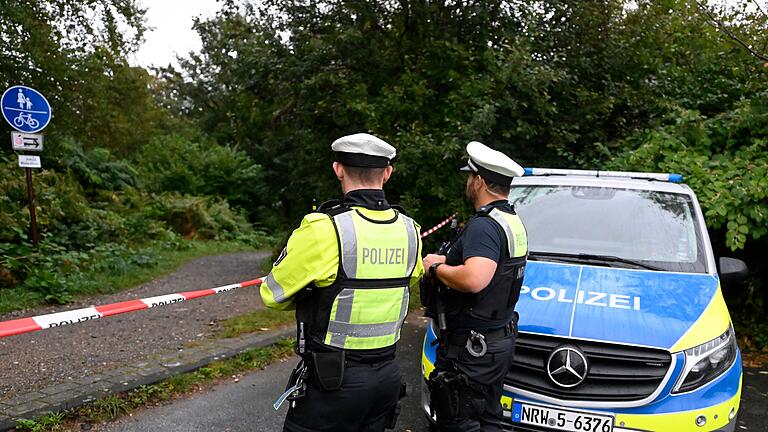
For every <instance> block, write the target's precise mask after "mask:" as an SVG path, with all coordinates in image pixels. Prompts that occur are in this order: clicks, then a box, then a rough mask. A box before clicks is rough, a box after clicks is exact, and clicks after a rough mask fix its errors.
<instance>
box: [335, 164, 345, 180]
mask: <svg viewBox="0 0 768 432" xmlns="http://www.w3.org/2000/svg"><path fill="white" fill-rule="evenodd" d="M333 172H334V173H335V174H336V178H338V179H339V180H344V167H343V166H342V165H341V164H340V163H338V162H334V163H333Z"/></svg>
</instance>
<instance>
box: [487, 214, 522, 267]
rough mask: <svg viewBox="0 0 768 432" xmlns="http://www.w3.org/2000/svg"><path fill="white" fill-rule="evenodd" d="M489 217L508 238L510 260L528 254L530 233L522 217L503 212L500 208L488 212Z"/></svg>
mask: <svg viewBox="0 0 768 432" xmlns="http://www.w3.org/2000/svg"><path fill="white" fill-rule="evenodd" d="M488 216H490V217H491V218H493V220H495V221H496V222H497V223H498V224H499V225H500V226H501V228H502V229H503V230H504V234H505V236H506V237H507V250H508V251H509V257H510V258H520V257H522V256H525V255H526V254H527V253H528V233H527V232H526V231H525V226H523V221H522V220H520V216H518V215H517V214H513V213H507V212H505V211H501V210H499V209H498V208H494V209H492V210H491V211H490V212H488Z"/></svg>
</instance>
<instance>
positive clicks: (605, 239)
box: [510, 185, 707, 273]
mask: <svg viewBox="0 0 768 432" xmlns="http://www.w3.org/2000/svg"><path fill="white" fill-rule="evenodd" d="M510 202H511V203H512V204H513V205H514V206H515V210H516V211H517V213H518V214H519V215H520V217H521V218H522V220H523V223H524V224H525V228H526V229H527V231H528V250H529V251H531V258H533V259H537V257H536V252H539V253H540V254H539V255H540V256H539V258H540V259H546V260H555V261H557V260H559V259H562V260H566V261H567V260H569V259H570V260H574V259H578V258H579V257H586V256H589V257H590V258H589V259H590V260H593V261H595V260H596V261H600V257H607V258H611V259H612V260H613V263H610V262H609V261H610V260H605V261H606V263H607V264H606V265H608V264H611V265H614V264H615V265H617V266H627V267H629V268H633V267H632V266H628V265H627V264H632V262H636V263H637V266H635V267H634V268H655V269H659V270H665V271H675V272H684V273H705V272H706V267H707V266H706V262H707V261H706V252H705V249H704V244H703V240H702V236H701V232H700V229H701V228H700V227H699V224H698V221H697V218H696V217H695V213H694V207H693V203H692V202H691V197H690V196H688V195H685V194H676V193H670V192H659V191H648V190H634V189H619V188H612V187H593V186H514V185H513V187H512V189H511V192H510Z"/></svg>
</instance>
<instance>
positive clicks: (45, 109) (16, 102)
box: [0, 85, 51, 133]
mask: <svg viewBox="0 0 768 432" xmlns="http://www.w3.org/2000/svg"><path fill="white" fill-rule="evenodd" d="M0 107H2V110H3V117H5V121H7V122H8V124H10V125H11V126H12V127H13V128H14V129H16V130H17V131H19V132H27V133H35V132H38V131H41V130H43V129H45V127H46V126H48V122H50V121H51V105H50V104H49V103H48V99H46V98H45V96H43V95H42V93H40V92H39V91H37V90H35V89H33V88H32V87H27V86H22V85H17V86H13V87H11V88H9V89H8V90H6V91H5V93H3V97H2V98H0Z"/></svg>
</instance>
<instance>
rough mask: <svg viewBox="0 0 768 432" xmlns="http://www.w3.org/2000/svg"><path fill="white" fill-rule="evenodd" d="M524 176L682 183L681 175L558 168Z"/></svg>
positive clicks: (532, 170) (529, 170)
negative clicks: (613, 178) (571, 176)
mask: <svg viewBox="0 0 768 432" xmlns="http://www.w3.org/2000/svg"><path fill="white" fill-rule="evenodd" d="M524 175H526V176H548V175H574V176H589V177H620V178H631V179H646V180H659V181H667V182H671V183H682V182H683V175H682V174H663V173H644V172H631V171H596V170H574V169H560V168H525V174H524Z"/></svg>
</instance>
